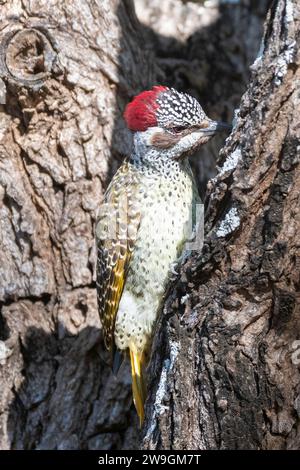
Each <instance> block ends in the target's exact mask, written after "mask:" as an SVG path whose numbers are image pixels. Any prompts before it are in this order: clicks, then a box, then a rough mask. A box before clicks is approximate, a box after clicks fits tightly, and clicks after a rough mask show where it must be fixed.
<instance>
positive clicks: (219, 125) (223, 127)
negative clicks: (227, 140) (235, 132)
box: [201, 121, 232, 135]
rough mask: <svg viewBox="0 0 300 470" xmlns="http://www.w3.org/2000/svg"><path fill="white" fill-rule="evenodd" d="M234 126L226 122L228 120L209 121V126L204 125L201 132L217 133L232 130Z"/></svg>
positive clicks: (206, 133)
mask: <svg viewBox="0 0 300 470" xmlns="http://www.w3.org/2000/svg"><path fill="white" fill-rule="evenodd" d="M231 130H232V126H231V125H230V124H226V122H221V121H209V124H208V126H207V127H203V128H202V129H201V132H203V134H205V135H215V134H216V133H217V132H223V131H227V132H229V131H231Z"/></svg>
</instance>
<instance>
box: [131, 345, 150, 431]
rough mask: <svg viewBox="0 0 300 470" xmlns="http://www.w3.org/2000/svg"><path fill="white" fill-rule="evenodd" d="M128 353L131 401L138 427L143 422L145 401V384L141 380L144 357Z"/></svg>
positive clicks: (142, 379)
mask: <svg viewBox="0 0 300 470" xmlns="http://www.w3.org/2000/svg"><path fill="white" fill-rule="evenodd" d="M129 351H130V362H131V375H132V394H133V401H134V405H135V408H136V411H137V414H138V416H139V418H140V426H142V424H143V421H144V416H145V414H144V403H145V400H146V384H145V382H144V378H143V363H144V355H143V354H139V353H137V352H134V351H132V350H131V349H130V350H129Z"/></svg>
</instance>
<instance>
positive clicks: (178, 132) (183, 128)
mask: <svg viewBox="0 0 300 470" xmlns="http://www.w3.org/2000/svg"><path fill="white" fill-rule="evenodd" d="M184 130H185V126H176V127H172V128H171V129H170V131H171V132H173V133H174V134H180V132H182V131H184Z"/></svg>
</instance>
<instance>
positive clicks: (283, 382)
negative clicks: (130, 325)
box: [143, 0, 300, 449]
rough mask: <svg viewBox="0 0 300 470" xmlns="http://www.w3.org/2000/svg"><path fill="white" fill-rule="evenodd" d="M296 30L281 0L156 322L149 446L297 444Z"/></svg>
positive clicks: (299, 137) (298, 19)
mask: <svg viewBox="0 0 300 470" xmlns="http://www.w3.org/2000/svg"><path fill="white" fill-rule="evenodd" d="M299 40H300V5H299V2H297V1H296V0H293V1H292V0H287V1H284V0H277V1H275V2H274V3H273V5H272V7H271V9H270V11H269V14H268V17H267V21H266V24H265V34H264V40H263V49H262V50H261V52H260V55H259V56H258V57H257V59H256V60H255V62H254V64H253V66H252V67H251V69H252V77H251V81H250V85H249V88H248V90H247V92H246V93H245V95H244V96H243V98H242V101H241V104H240V109H239V112H238V116H237V120H236V123H235V126H234V130H233V132H232V135H231V137H230V138H229V139H228V141H227V143H226V146H225V148H224V149H223V151H222V153H221V159H220V161H219V166H220V169H219V173H218V175H217V176H216V177H215V178H214V179H213V180H212V181H211V182H210V183H209V191H208V197H207V204H206V206H207V207H206V223H205V241H204V247H203V250H202V253H195V254H194V255H193V256H192V257H191V258H190V259H189V260H188V261H187V262H186V263H185V265H184V266H183V267H182V269H181V273H180V278H179V279H178V281H177V282H176V285H175V287H174V289H172V291H171V293H170V295H169V297H168V299H167V301H166V304H165V308H164V313H163V316H162V318H161V321H160V324H159V326H158V328H157V335H156V339H155V344H154V346H153V357H152V362H151V368H150V373H151V377H152V381H151V385H150V390H151V394H150V397H149V399H148V404H147V421H146V426H145V432H144V439H143V447H144V448H145V449H299V448H300V420H299V418H300V389H299V387H300V376H299V370H300V369H299V364H300V312H299V266H300V265H299V231H300V219H299V184H300V171H299V170H300V167H299V142H300V126H299V109H300V108H299V107H300V101H299V97H300V51H299V44H300V42H299Z"/></svg>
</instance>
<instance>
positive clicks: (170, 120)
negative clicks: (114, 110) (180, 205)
mask: <svg viewBox="0 0 300 470" xmlns="http://www.w3.org/2000/svg"><path fill="white" fill-rule="evenodd" d="M124 118H125V121H126V124H127V126H128V128H129V129H131V130H132V131H134V132H135V146H136V147H138V148H136V150H138V151H139V153H142V154H147V153H149V149H152V150H153V151H155V150H156V152H155V153H157V151H159V155H161V156H162V157H163V158H166V157H169V158H172V159H179V158H182V157H185V156H187V155H189V154H191V153H192V152H194V151H195V150H196V149H197V148H198V147H200V146H201V145H203V144H205V143H206V142H208V140H210V139H211V137H212V136H214V135H215V134H216V133H217V132H219V131H224V130H229V129H230V128H231V126H229V125H227V124H224V123H222V122H217V121H213V120H211V119H209V118H208V117H207V116H206V114H205V112H204V111H203V109H202V107H201V106H200V104H199V103H198V101H197V100H196V99H195V98H193V97H192V96H190V95H188V94H186V93H180V92H178V91H176V90H174V88H167V87H165V86H154V87H153V88H152V90H149V91H144V92H142V93H140V94H139V95H137V96H135V98H134V99H133V100H132V101H131V102H130V103H129V104H128V105H127V107H126V109H125V112H124Z"/></svg>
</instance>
